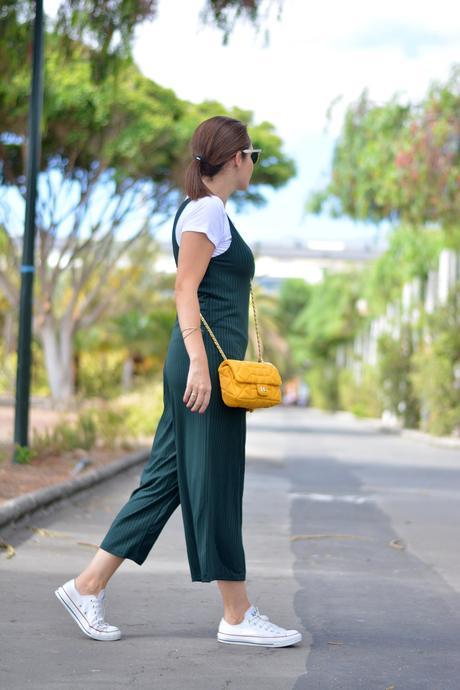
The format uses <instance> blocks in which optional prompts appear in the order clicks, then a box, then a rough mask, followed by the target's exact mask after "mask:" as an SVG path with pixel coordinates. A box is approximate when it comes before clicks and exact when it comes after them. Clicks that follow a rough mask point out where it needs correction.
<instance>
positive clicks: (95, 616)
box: [80, 592, 110, 628]
mask: <svg viewBox="0 0 460 690" xmlns="http://www.w3.org/2000/svg"><path fill="white" fill-rule="evenodd" d="M104 600H105V592H104V593H103V595H102V597H101V598H100V599H98V598H97V597H91V599H90V600H89V601H88V604H87V606H86V607H85V609H84V610H85V611H86V613H89V608H90V606H91V607H92V610H93V611H92V616H91V618H92V621H91V623H92V624H93V625H95V626H98V627H99V628H109V627H110V626H109V624H108V623H106V622H105V620H104V618H105V605H104ZM80 608H83V606H82V605H81V604H80Z"/></svg>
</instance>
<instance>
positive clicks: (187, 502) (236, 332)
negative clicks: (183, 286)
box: [100, 199, 255, 582]
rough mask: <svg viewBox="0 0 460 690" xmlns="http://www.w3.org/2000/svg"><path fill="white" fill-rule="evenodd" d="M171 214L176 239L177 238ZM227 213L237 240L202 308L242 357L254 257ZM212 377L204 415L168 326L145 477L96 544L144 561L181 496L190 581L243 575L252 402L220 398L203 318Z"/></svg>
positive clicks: (209, 283) (178, 337) (217, 267)
mask: <svg viewBox="0 0 460 690" xmlns="http://www.w3.org/2000/svg"><path fill="white" fill-rule="evenodd" d="M189 202H190V199H185V201H184V202H183V203H182V204H181V205H180V207H179V209H178V211H177V213H176V217H175V219H174V224H173V230H172V247H173V253H174V259H175V262H176V266H177V263H178V256H179V245H178V244H177V241H176V238H175V228H176V223H177V220H178V218H179V215H180V213H181V212H182V210H183V209H184V208H185V206H186V205H187V203H189ZM229 221H230V229H231V234H232V241H231V244H230V246H229V247H228V249H227V250H226V251H225V252H223V253H222V254H220V255H218V256H215V257H212V258H211V260H210V262H209V265H208V268H207V270H206V273H205V275H204V276H203V279H202V281H201V283H200V285H199V288H198V300H199V303H200V310H201V313H202V314H203V316H204V318H205V319H206V321H207V322H208V324H209V325H210V327H211V329H212V330H213V332H214V335H215V336H216V338H217V340H218V342H219V344H220V346H221V347H222V349H223V351H224V352H225V355H226V356H227V357H229V358H235V359H244V357H245V354H246V349H247V345H248V312H249V295H250V280H251V278H253V276H254V271H255V261H254V255H253V253H252V251H251V249H250V247H249V246H248V245H247V244H246V242H245V241H244V240H243V238H242V237H241V235H240V234H239V232H238V231H237V229H236V227H235V226H234V224H233V223H232V221H231V219H230V218H229ZM201 332H202V334H203V341H204V344H205V349H206V353H207V357H208V364H209V372H210V377H211V387H212V390H211V398H210V401H209V405H208V407H207V409H206V411H205V412H204V413H203V414H199V413H198V412H191V411H190V410H189V409H188V408H187V407H186V405H185V403H184V402H183V396H184V392H185V387H186V384H187V376H188V371H189V356H188V353H187V350H186V348H185V343H184V341H183V337H182V334H181V332H180V326H179V321H178V318H177V314H176V320H175V323H174V326H173V329H172V333H171V337H170V341H169V345H168V350H167V355H166V359H165V363H164V367H163V413H162V416H161V417H160V420H159V423H158V426H157V430H156V433H155V437H154V440H153V444H152V449H151V452H150V456H149V459H148V461H147V463H146V465H145V466H144V469H143V472H142V474H141V478H140V483H139V486H138V487H136V489H134V491H133V492H132V493H131V496H130V498H129V500H128V502H127V503H126V504H125V505H124V506H123V507H122V509H121V510H120V512H119V513H118V515H117V516H116V517H115V519H114V520H113V522H112V524H111V526H110V528H109V530H108V532H107V534H106V536H105V537H104V539H103V540H102V542H101V544H100V547H101V548H102V549H104V550H105V551H108V552H109V553H112V554H114V555H117V556H121V557H124V558H130V559H131V560H133V561H135V562H136V563H138V564H139V565H141V564H142V563H143V562H144V561H145V559H146V558H147V555H148V554H149V552H150V550H151V549H152V547H153V545H154V543H155V541H156V540H157V538H158V536H159V534H160V533H161V530H162V529H163V527H164V525H165V524H166V522H167V520H168V518H169V517H170V516H171V514H172V513H173V512H174V510H175V509H176V508H177V506H178V505H179V504H180V505H181V509H182V518H183V524H184V532H185V540H186V547H187V556H188V562H189V567H190V575H191V579H192V582H195V581H199V582H211V581H212V580H245V579H246V563H245V555H244V547H243V539H242V522H243V510H242V508H243V489H244V472H245V445H246V414H247V412H246V410H244V409H243V408H238V407H235V408H231V407H228V406H227V405H225V404H224V402H223V401H222V396H221V392H220V384H219V377H218V373H217V368H218V366H219V364H220V362H221V361H222V356H221V355H220V353H219V351H218V350H217V348H216V346H215V344H214V342H213V341H212V339H211V337H210V335H209V333H208V332H207V330H206V329H205V327H204V326H203V324H201Z"/></svg>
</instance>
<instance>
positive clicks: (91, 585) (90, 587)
mask: <svg viewBox="0 0 460 690" xmlns="http://www.w3.org/2000/svg"><path fill="white" fill-rule="evenodd" d="M74 581H75V587H76V588H77V592H78V593H79V594H82V595H83V596H84V595H87V594H94V595H97V594H99V592H100V591H101V589H104V587H105V586H106V584H107V583H106V582H103V581H102V580H100V579H98V578H88V577H82V576H81V575H79V576H78V577H76V578H75V580H74Z"/></svg>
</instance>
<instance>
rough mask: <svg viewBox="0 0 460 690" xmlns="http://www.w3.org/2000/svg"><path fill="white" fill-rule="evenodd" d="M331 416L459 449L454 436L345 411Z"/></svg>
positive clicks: (459, 444) (423, 441) (414, 439)
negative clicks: (402, 425) (432, 432)
mask: <svg viewBox="0 0 460 690" xmlns="http://www.w3.org/2000/svg"><path fill="white" fill-rule="evenodd" d="M311 409H316V408H311ZM332 414H335V415H336V416H340V417H342V418H344V419H345V418H348V419H353V420H355V421H358V422H362V423H364V424H367V425H368V426H369V427H371V428H373V429H374V430H375V431H381V432H383V433H385V434H394V435H397V436H402V437H404V438H409V439H412V440H413V441H419V442H422V443H428V444H430V445H432V446H439V447H441V448H460V438H457V437H455V436H434V434H428V433H427V432H426V431H419V430H418V429H405V428H404V427H401V426H393V425H390V424H385V422H383V421H382V420H381V419H379V418H378V417H358V416H357V415H355V414H353V412H348V411H346V410H339V411H337V412H334V413H332Z"/></svg>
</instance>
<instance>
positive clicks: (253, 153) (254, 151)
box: [241, 149, 262, 163]
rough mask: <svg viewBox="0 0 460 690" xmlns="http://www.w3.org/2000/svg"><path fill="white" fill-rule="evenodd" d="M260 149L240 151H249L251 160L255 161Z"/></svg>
mask: <svg viewBox="0 0 460 690" xmlns="http://www.w3.org/2000/svg"><path fill="white" fill-rule="evenodd" d="M261 151H262V149H242V151H241V153H250V154H251V159H252V162H253V163H257V161H258V160H259V154H260V152H261Z"/></svg>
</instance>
